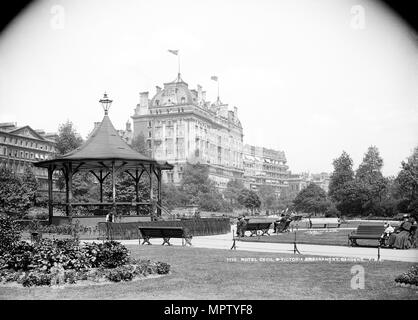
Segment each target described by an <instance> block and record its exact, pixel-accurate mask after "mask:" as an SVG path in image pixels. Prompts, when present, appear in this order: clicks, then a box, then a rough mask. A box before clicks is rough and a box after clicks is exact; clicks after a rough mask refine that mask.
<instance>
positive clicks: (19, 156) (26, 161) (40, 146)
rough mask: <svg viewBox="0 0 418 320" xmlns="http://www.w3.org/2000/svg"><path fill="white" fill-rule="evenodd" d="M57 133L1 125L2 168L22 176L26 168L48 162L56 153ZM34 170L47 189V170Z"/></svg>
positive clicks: (7, 123)
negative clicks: (34, 163)
mask: <svg viewBox="0 0 418 320" xmlns="http://www.w3.org/2000/svg"><path fill="white" fill-rule="evenodd" d="M56 138H57V134H56V133H46V132H45V131H44V130H34V129H32V128H31V127H30V126H22V127H18V126H17V124H16V123H13V122H11V123H10V122H6V123H0V166H5V167H7V168H10V169H11V170H13V171H14V172H16V173H18V174H22V173H23V172H24V170H25V166H27V165H31V164H32V163H33V162H37V161H40V160H47V159H49V158H50V157H52V156H53V155H54V153H55V140H56ZM32 170H33V171H34V173H35V176H36V177H37V178H38V182H39V183H40V187H41V189H45V190H46V189H47V179H48V173H47V170H46V169H43V168H35V167H33V168H32Z"/></svg>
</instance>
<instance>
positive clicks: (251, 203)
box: [238, 189, 261, 214]
mask: <svg viewBox="0 0 418 320" xmlns="http://www.w3.org/2000/svg"><path fill="white" fill-rule="evenodd" d="M238 202H239V203H240V204H241V205H243V206H244V207H245V208H247V209H249V210H251V213H253V214H254V210H255V209H257V208H260V205H261V201H260V199H259V197H258V195H257V193H255V192H254V191H252V190H248V189H242V190H241V192H240V193H239V196H238Z"/></svg>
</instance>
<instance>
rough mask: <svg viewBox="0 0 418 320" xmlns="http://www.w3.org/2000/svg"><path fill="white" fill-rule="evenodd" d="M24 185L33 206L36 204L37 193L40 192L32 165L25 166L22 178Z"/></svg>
mask: <svg viewBox="0 0 418 320" xmlns="http://www.w3.org/2000/svg"><path fill="white" fill-rule="evenodd" d="M22 183H23V185H24V187H25V190H26V192H27V195H28V197H29V200H30V201H31V203H32V204H36V192H37V191H38V179H36V176H35V174H34V173H33V170H32V167H31V165H30V166H29V165H28V166H25V171H24V172H23V176H22Z"/></svg>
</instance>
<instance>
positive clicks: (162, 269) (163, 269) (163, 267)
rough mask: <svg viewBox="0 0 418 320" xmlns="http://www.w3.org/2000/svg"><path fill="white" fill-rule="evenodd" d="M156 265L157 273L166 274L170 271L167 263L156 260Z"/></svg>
mask: <svg viewBox="0 0 418 320" xmlns="http://www.w3.org/2000/svg"><path fill="white" fill-rule="evenodd" d="M156 265H157V273H158V274H167V273H169V272H170V265H169V264H168V263H165V262H160V261H158V262H156Z"/></svg>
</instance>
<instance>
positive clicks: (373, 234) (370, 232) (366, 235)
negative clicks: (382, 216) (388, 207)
mask: <svg viewBox="0 0 418 320" xmlns="http://www.w3.org/2000/svg"><path fill="white" fill-rule="evenodd" d="M384 231H385V227H384V226H383V225H373V224H361V225H359V226H358V227H357V230H356V231H353V232H352V233H351V234H349V235H348V245H349V246H358V244H357V240H358V239H364V240H378V241H379V242H378V245H379V246H380V240H381V237H382V234H383V232H384Z"/></svg>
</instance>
